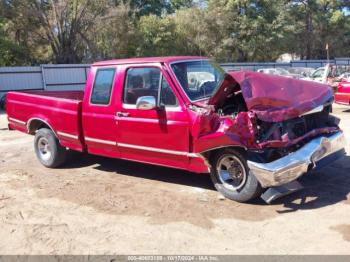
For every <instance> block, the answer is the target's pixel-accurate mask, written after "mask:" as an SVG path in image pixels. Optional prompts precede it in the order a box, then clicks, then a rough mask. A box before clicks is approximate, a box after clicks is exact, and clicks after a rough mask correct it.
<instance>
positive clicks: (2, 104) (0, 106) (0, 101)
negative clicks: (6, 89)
mask: <svg viewBox="0 0 350 262" xmlns="http://www.w3.org/2000/svg"><path fill="white" fill-rule="evenodd" d="M0 109H2V110H4V111H6V94H5V95H3V96H2V98H1V99H0Z"/></svg>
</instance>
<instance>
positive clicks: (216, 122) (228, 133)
mask: <svg viewBox="0 0 350 262" xmlns="http://www.w3.org/2000/svg"><path fill="white" fill-rule="evenodd" d="M254 119H255V117H254V113H252V112H241V113H239V114H238V115H237V117H235V118H234V119H233V118H231V117H228V116H223V117H221V116H219V115H218V114H216V113H212V112H207V113H205V114H199V115H197V117H196V119H195V121H194V125H193V128H192V137H193V142H194V143H193V152H195V153H202V152H205V151H208V150H212V149H215V148H220V147H228V146H237V147H242V148H256V147H257V145H256V142H255V131H254V125H253V122H254V121H255V120H254Z"/></svg>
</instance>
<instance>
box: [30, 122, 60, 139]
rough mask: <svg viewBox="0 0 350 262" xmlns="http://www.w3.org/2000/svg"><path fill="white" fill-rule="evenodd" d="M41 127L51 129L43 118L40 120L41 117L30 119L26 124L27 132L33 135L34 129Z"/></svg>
mask: <svg viewBox="0 0 350 262" xmlns="http://www.w3.org/2000/svg"><path fill="white" fill-rule="evenodd" d="M41 128H48V129H50V130H52V128H51V127H50V125H49V124H48V123H46V122H45V121H44V120H41V119H33V120H30V122H29V124H28V134H31V135H35V133H36V131H37V130H39V129H41ZM52 131H53V130H52ZM53 132H54V131H53ZM54 133H55V132H54Z"/></svg>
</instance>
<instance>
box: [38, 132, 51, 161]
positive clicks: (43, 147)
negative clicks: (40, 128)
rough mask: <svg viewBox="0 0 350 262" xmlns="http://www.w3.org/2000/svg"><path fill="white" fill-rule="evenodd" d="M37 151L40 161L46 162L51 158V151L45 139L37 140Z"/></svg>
mask: <svg viewBox="0 0 350 262" xmlns="http://www.w3.org/2000/svg"><path fill="white" fill-rule="evenodd" d="M38 151H39V155H40V158H41V159H42V160H44V161H47V160H49V159H50V158H51V155H52V151H51V147H50V145H49V141H48V140H47V138H45V137H41V138H39V140H38Z"/></svg>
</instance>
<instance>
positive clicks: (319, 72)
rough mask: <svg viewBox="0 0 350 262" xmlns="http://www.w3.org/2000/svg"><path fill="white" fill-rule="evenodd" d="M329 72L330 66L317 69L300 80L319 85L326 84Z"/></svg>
mask: <svg viewBox="0 0 350 262" xmlns="http://www.w3.org/2000/svg"><path fill="white" fill-rule="evenodd" d="M329 72H330V65H329V64H327V65H326V66H324V67H319V68H317V69H316V70H315V71H314V72H313V73H312V74H311V75H310V76H309V77H303V78H301V79H302V80H308V81H314V82H319V83H327V77H328V75H329Z"/></svg>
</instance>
